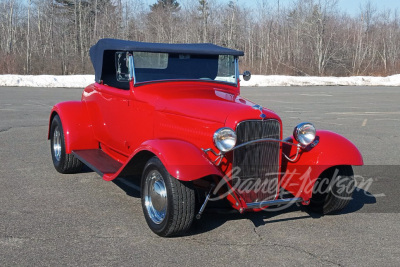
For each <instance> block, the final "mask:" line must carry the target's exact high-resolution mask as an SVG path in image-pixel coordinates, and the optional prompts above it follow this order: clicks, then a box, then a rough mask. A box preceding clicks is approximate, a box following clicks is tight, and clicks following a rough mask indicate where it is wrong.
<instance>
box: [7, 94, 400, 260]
mask: <svg viewBox="0 0 400 267" xmlns="http://www.w3.org/2000/svg"><path fill="white" fill-rule="evenodd" d="M81 92H82V89H62V88H57V89H56V88H24V87H21V88H19V87H2V88H0V182H1V186H0V265H1V266H60V265H79V266H92V265H96V266H110V265H113V266H132V265H134V266H142V265H149V266H176V265H182V266H224V265H230V266H274V265H275V266H282V265H283V266H295V265H311V266H378V265H379V266H400V239H399V236H400V225H399V221H400V215H399V211H400V208H399V204H398V193H399V189H400V182H399V181H400V167H399V166H400V149H399V147H400V138H399V135H400V104H399V103H400V89H399V88H392V87H254V88H242V95H243V96H244V97H246V98H248V99H251V100H253V101H255V102H257V103H258V104H260V105H263V106H264V107H267V108H270V109H272V110H274V111H276V112H277V113H278V114H279V115H280V116H281V118H282V120H283V127H284V136H289V135H291V132H292V130H293V127H294V126H295V125H296V124H297V123H299V122H302V121H310V122H313V123H314V124H315V125H316V127H317V128H318V129H327V130H332V131H335V132H337V133H340V134H342V135H344V136H345V137H347V138H349V139H350V140H351V141H352V142H354V143H355V144H356V145H357V147H358V148H359V149H360V151H361V153H362V154H363V157H364V162H365V165H366V166H364V167H356V168H355V175H356V177H357V179H358V181H361V182H363V183H359V184H358V185H359V188H358V189H359V190H356V191H355V193H354V199H353V201H352V202H351V203H350V205H349V206H348V207H347V208H346V209H345V210H343V211H342V212H341V213H340V214H339V215H334V216H322V217H321V216H318V215H316V214H310V213H308V212H306V209H304V208H303V207H298V206H293V207H291V208H289V209H287V210H284V211H277V212H261V213H247V214H244V215H240V214H237V213H232V212H225V211H223V212H220V213H218V212H215V211H208V212H206V213H205V214H204V216H203V217H202V218H201V219H200V220H198V221H196V222H195V224H194V226H193V229H192V231H191V232H190V233H188V235H186V236H183V237H176V238H160V237H158V236H156V235H154V234H153V233H152V232H151V231H150V230H149V229H148V227H147V225H146V222H145V219H144V217H143V214H142V210H141V205H140V192H138V191H136V190H135V189H134V188H135V187H134V186H132V184H130V182H129V181H125V180H123V179H120V180H118V181H116V182H105V181H103V180H102V179H101V178H100V177H99V176H98V175H97V174H96V173H94V172H90V171H87V172H84V173H79V174H72V175H63V174H59V173H58V172H56V170H55V169H54V167H53V165H52V161H51V156H50V144H49V141H48V140H47V131H48V116H49V112H50V110H51V107H52V106H53V105H54V104H56V103H57V102H61V101H67V100H79V99H80V95H81ZM368 181H369V182H371V183H370V184H368V183H367V182H368Z"/></svg>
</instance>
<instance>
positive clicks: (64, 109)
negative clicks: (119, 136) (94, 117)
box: [47, 101, 99, 154]
mask: <svg viewBox="0 0 400 267" xmlns="http://www.w3.org/2000/svg"><path fill="white" fill-rule="evenodd" d="M56 115H58V116H59V117H60V119H61V123H62V127H63V131H64V142H65V150H66V153H67V154H70V153H71V152H72V150H79V149H97V148H99V144H98V142H97V141H96V140H95V138H94V135H93V129H92V124H91V123H90V119H89V114H88V112H87V111H86V107H85V103H83V102H81V101H68V102H61V103H58V104H56V105H55V106H54V107H53V109H52V110H51V113H50V120H49V131H48V135H47V138H48V139H50V129H51V122H52V121H53V118H54V116H56Z"/></svg>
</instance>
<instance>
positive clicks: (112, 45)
mask: <svg viewBox="0 0 400 267" xmlns="http://www.w3.org/2000/svg"><path fill="white" fill-rule="evenodd" d="M107 50H115V51H133V52H155V53H177V54H180V53H182V54H192V55H232V56H243V55H244V53H243V51H238V50H233V49H229V48H225V47H221V46H217V45H214V44H207V43H198V44H166V43H145V42H135V41H126V40H118V39H100V40H99V41H98V42H97V44H95V45H93V46H92V47H91V48H90V59H91V60H92V64H93V67H94V71H95V80H96V82H100V80H101V72H102V68H103V56H104V51H107Z"/></svg>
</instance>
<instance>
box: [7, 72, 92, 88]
mask: <svg viewBox="0 0 400 267" xmlns="http://www.w3.org/2000/svg"><path fill="white" fill-rule="evenodd" d="M91 83H94V75H10V74H6V75H0V86H26V87H69V88H75V87H77V88H84V87H86V86H88V85H89V84H91Z"/></svg>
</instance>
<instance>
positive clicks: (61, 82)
mask: <svg viewBox="0 0 400 267" xmlns="http://www.w3.org/2000/svg"><path fill="white" fill-rule="evenodd" d="M93 82H94V75H65V76H54V75H38V76H34V75H8V74H7V75H0V86H28V87H78V88H84V87H86V86H87V85H89V84H91V83H93ZM241 85H242V86H330V85H331V86H337V85H343V86H346V85H347V86H400V74H398V75H393V76H389V77H369V76H354V77H304V76H302V77H296V76H280V75H252V76H251V79H250V81H247V82H246V81H244V80H243V79H242V81H241Z"/></svg>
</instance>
